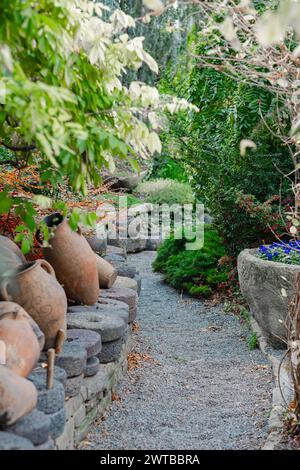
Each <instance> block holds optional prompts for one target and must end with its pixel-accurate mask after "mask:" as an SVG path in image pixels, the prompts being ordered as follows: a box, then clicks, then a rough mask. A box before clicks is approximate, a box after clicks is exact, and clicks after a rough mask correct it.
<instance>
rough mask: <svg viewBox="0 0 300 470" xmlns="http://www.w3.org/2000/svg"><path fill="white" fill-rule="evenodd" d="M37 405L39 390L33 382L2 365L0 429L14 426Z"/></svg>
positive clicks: (0, 370)
mask: <svg viewBox="0 0 300 470" xmlns="http://www.w3.org/2000/svg"><path fill="white" fill-rule="evenodd" d="M36 404H37V390H36V388H35V386H34V385H33V383H32V382H30V381H29V380H26V379H24V378H23V377H20V376H19V375H17V374H16V373H15V372H13V371H12V370H10V369H9V368H8V367H6V366H4V365H0V429H3V428H5V427H6V426H10V425H11V424H14V423H15V422H16V421H17V420H18V419H20V418H22V416H24V415H25V414H27V413H29V412H30V411H31V410H33V408H35V406H36Z"/></svg>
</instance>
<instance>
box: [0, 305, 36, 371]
mask: <svg viewBox="0 0 300 470" xmlns="http://www.w3.org/2000/svg"><path fill="white" fill-rule="evenodd" d="M33 323H35V322H34V320H33V319H32V318H30V317H29V315H28V314H27V313H26V312H25V310H24V309H23V308H22V307H21V306H20V305H17V304H15V303H13V302H0V341H3V343H4V344H5V349H4V362H3V363H4V364H5V365H6V366H7V367H8V368H9V369H11V370H13V371H14V372H16V374H18V375H21V376H22V377H27V375H29V374H30V372H31V371H32V369H33V368H34V366H35V365H36V363H37V361H38V358H39V355H40V344H39V341H38V338H37V336H36V334H35V332H34V329H33V327H32V324H33ZM36 327H37V328H38V326H37V325H36ZM43 336H44V335H43Z"/></svg>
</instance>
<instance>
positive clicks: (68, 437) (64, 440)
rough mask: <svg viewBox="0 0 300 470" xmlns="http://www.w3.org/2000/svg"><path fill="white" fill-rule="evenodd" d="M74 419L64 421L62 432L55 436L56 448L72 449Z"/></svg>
mask: <svg viewBox="0 0 300 470" xmlns="http://www.w3.org/2000/svg"><path fill="white" fill-rule="evenodd" d="M73 443H74V419H70V420H69V421H67V422H66V424H65V428H64V431H63V433H62V434H61V435H60V436H59V437H58V438H56V440H55V444H56V447H57V449H58V450H73V448H74V446H73Z"/></svg>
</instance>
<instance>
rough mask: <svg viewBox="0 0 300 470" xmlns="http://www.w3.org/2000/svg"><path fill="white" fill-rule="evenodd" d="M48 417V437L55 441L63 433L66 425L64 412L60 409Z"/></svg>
mask: <svg viewBox="0 0 300 470" xmlns="http://www.w3.org/2000/svg"><path fill="white" fill-rule="evenodd" d="M49 417H50V436H51V437H52V439H57V438H58V437H59V436H60V435H61V434H62V433H63V432H64V428H65V424H66V410H65V408H62V409H61V410H59V411H57V412H56V413H52V414H51V415H49Z"/></svg>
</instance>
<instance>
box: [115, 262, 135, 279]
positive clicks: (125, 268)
mask: <svg viewBox="0 0 300 470" xmlns="http://www.w3.org/2000/svg"><path fill="white" fill-rule="evenodd" d="M116 269H117V271H118V276H124V277H131V278H134V276H135V275H136V268H135V267H134V266H130V265H129V264H127V263H123V264H122V265H120V266H118V267H116Z"/></svg>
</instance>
